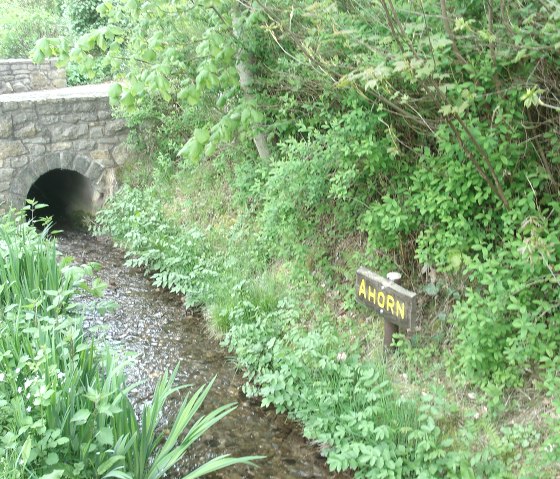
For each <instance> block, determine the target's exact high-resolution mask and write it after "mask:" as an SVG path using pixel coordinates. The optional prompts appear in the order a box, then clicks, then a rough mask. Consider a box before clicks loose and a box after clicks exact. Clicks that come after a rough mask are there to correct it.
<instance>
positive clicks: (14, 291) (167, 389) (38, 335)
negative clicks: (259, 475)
mask: <svg viewBox="0 0 560 479" xmlns="http://www.w3.org/2000/svg"><path fill="white" fill-rule="evenodd" d="M0 257H1V260H2V261H1V262H0V457H2V460H1V461H0V471H1V472H2V474H3V476H2V477H10V478H12V477H13V478H19V477H26V478H43V479H54V478H66V477H68V478H74V477H88V478H101V477H118V478H121V479H133V478H134V479H144V478H145V479H157V478H160V477H163V476H164V474H165V473H166V471H168V470H169V469H170V468H171V467H172V466H173V465H174V464H176V463H177V461H179V460H180V459H181V457H182V456H183V455H184V454H185V452H186V451H187V449H188V447H189V446H190V445H191V444H192V443H193V442H194V441H195V440H196V439H198V438H199V437H200V436H201V435H202V434H203V433H204V432H205V431H207V430H208V429H209V428H210V427H212V426H213V425H214V424H215V423H216V422H218V421H219V420H220V419H221V418H223V417H224V416H225V415H227V414H229V413H230V412H231V411H232V410H233V409H234V408H235V405H233V404H229V405H226V406H223V407H221V408H218V409H217V410H215V411H213V412H211V413H209V414H207V415H204V416H201V417H199V418H198V419H197V420H196V421H193V416H194V414H195V413H196V412H197V411H198V410H199V409H200V407H201V405H202V403H203V401H204V399H205V397H206V395H207V394H208V392H209V390H210V387H211V384H209V385H207V386H204V387H202V388H200V389H199V390H198V391H196V392H195V393H194V394H193V395H192V396H190V398H189V397H187V398H186V399H185V400H184V402H183V403H182V405H181V407H180V408H179V411H178V413H177V416H176V418H175V420H174V421H172V423H173V425H172V427H171V433H170V434H169V436H168V437H167V438H165V440H164V437H163V436H162V435H160V434H159V432H158V426H159V420H160V418H161V416H162V411H163V408H164V405H165V401H166V399H167V398H168V397H169V396H170V395H171V394H173V393H175V392H177V391H179V390H180V389H182V388H184V386H182V387H177V386H175V385H174V382H175V377H176V372H177V370H175V371H174V372H172V373H171V374H164V376H163V377H162V379H161V380H160V381H159V382H158V384H157V386H156V389H155V392H154V396H153V398H152V401H151V402H150V403H148V404H146V405H144V406H143V412H142V417H141V419H140V420H137V418H136V416H135V413H134V408H133V406H132V404H131V402H130V400H129V399H128V396H127V394H128V393H129V392H130V391H131V389H133V387H134V385H129V384H127V382H126V376H125V374H124V369H125V367H126V365H127V362H123V361H116V360H115V353H114V352H113V351H111V349H109V348H108V347H106V346H103V347H99V346H97V345H96V344H95V341H94V339H88V338H86V337H85V336H84V331H83V324H82V318H81V317H80V316H79V315H77V314H74V313H75V312H77V310H78V308H77V307H76V306H75V305H73V304H72V297H73V295H74V294H75V293H76V291H77V290H79V289H86V290H87V291H89V292H90V293H94V294H101V292H102V289H103V287H102V285H101V284H100V282H98V281H97V282H96V281H93V282H90V283H89V285H88V284H86V282H85V278H86V276H88V275H90V274H91V273H92V269H93V267H92V266H86V267H78V266H73V265H71V263H70V259H59V258H58V257H57V253H56V247H55V244H54V242H53V241H52V240H51V239H49V237H48V230H45V231H44V232H43V233H38V232H37V231H36V230H35V228H34V227H33V226H32V225H30V224H29V223H27V222H25V221H24V219H23V216H21V215H6V216H4V217H3V218H2V220H1V221H0ZM252 459H256V457H246V458H231V457H228V456H220V457H217V458H214V459H212V460H210V461H209V462H208V463H206V464H204V465H202V466H200V467H199V468H198V469H196V470H195V471H192V472H191V473H189V474H188V475H186V476H185V478H189V479H193V478H195V477H200V476H202V475H204V474H207V473H209V472H212V471H215V470H218V469H221V468H223V467H227V466H229V465H232V464H236V463H250V461H251V460H252Z"/></svg>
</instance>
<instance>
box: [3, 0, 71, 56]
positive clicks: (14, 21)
mask: <svg viewBox="0 0 560 479" xmlns="http://www.w3.org/2000/svg"><path fill="white" fill-rule="evenodd" d="M0 6H5V11H4V13H3V15H2V18H1V19H0V26H1V29H0V58H28V57H29V54H30V52H31V49H32V48H33V47H34V46H35V43H36V42H37V40H39V39H40V38H42V37H57V36H61V35H64V34H65V32H66V26H65V23H64V22H63V21H62V19H61V17H60V16H59V15H57V14H55V13H52V12H50V11H48V10H43V9H40V8H38V7H36V6H34V5H33V6H30V7H29V8H22V7H19V6H17V5H16V6H14V5H0Z"/></svg>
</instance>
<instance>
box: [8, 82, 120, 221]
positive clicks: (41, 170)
mask: <svg viewBox="0 0 560 479" xmlns="http://www.w3.org/2000/svg"><path fill="white" fill-rule="evenodd" d="M108 89H109V85H85V86H81V87H72V88H60V89H56V90H44V91H35V92H27V93H18V94H9V95H0V210H1V209H6V207H7V206H14V207H21V206H23V204H24V203H25V198H26V195H27V193H28V192H29V189H30V188H31V185H32V184H33V183H34V182H35V181H37V179H38V178H40V177H41V176H42V175H44V174H45V173H48V172H49V171H51V170H57V169H63V170H71V171H76V172H78V173H80V174H81V175H83V176H84V177H86V178H87V179H88V180H89V181H90V182H91V186H92V190H93V195H94V197H93V198H92V205H93V208H94V209H98V208H99V207H101V206H102V204H103V202H104V201H105V200H106V199H107V198H108V197H109V196H110V195H111V194H112V193H113V190H114V188H115V177H116V175H115V171H116V169H117V168H118V167H119V166H121V165H122V164H123V163H124V162H125V161H126V159H127V158H128V149H127V146H126V138H127V136H128V130H127V128H126V126H125V124H124V121H123V120H121V119H115V118H113V116H112V110H111V107H110V105H109V95H108Z"/></svg>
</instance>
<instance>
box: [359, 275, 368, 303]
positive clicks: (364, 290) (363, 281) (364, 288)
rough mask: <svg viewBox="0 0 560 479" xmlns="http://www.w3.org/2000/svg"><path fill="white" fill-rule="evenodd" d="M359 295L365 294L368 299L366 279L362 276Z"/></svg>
mask: <svg viewBox="0 0 560 479" xmlns="http://www.w3.org/2000/svg"><path fill="white" fill-rule="evenodd" d="M358 296H363V298H364V299H366V297H367V296H366V280H365V279H363V278H362V281H360V288H359V289H358Z"/></svg>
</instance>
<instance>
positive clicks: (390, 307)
mask: <svg viewBox="0 0 560 479" xmlns="http://www.w3.org/2000/svg"><path fill="white" fill-rule="evenodd" d="M387 311H390V312H391V314H393V315H394V314H395V297H394V296H393V295H391V294H388V295H387Z"/></svg>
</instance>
